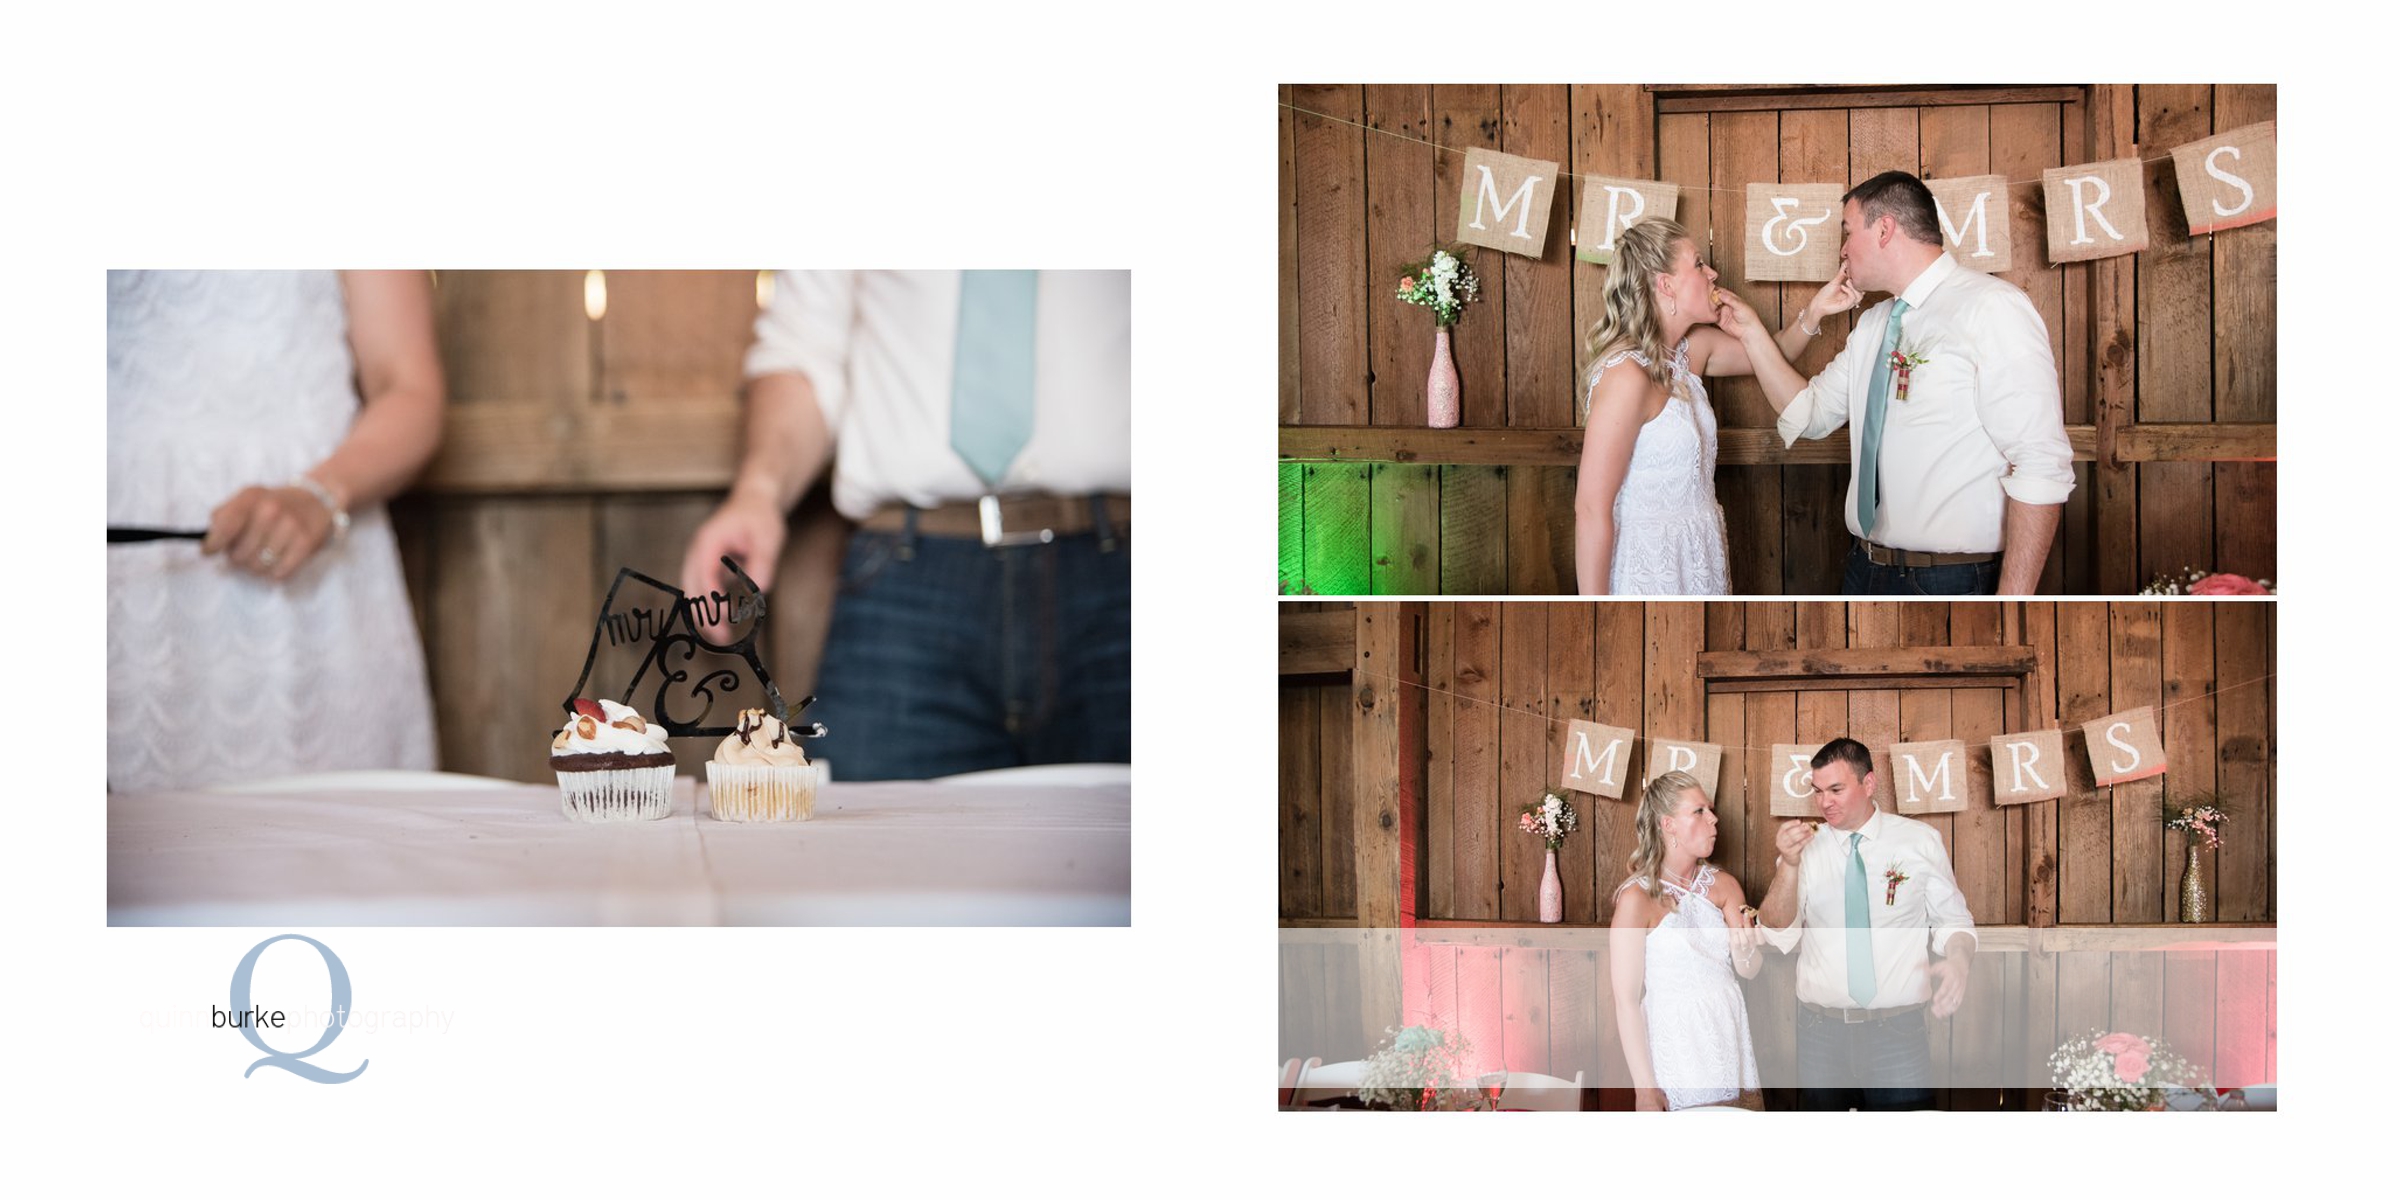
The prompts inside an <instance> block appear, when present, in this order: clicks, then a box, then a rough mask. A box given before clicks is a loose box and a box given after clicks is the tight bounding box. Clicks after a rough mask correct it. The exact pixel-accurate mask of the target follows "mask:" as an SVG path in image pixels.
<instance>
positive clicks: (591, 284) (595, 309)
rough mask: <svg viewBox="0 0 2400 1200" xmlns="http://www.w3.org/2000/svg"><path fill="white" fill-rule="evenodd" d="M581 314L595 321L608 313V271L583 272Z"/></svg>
mask: <svg viewBox="0 0 2400 1200" xmlns="http://www.w3.org/2000/svg"><path fill="white" fill-rule="evenodd" d="M583 315H585V316H587V317H590V318H591V319H593V320H595V321H597V320H599V319H600V318H602V317H604V316H607V315H608V272H606V271H585V272H584V273H583Z"/></svg>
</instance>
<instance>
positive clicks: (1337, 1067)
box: [1292, 1058, 1367, 1108]
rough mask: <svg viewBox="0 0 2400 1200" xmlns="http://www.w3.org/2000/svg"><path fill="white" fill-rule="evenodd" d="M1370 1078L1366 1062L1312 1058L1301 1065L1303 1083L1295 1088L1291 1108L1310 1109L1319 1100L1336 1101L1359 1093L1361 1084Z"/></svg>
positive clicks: (1294, 1086)
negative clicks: (1327, 1060)
mask: <svg viewBox="0 0 2400 1200" xmlns="http://www.w3.org/2000/svg"><path fill="white" fill-rule="evenodd" d="M1366 1077H1367V1064H1366V1061H1365V1060H1363V1059H1355V1058H1354V1059H1349V1060H1347V1061H1344V1062H1326V1061H1324V1060H1323V1059H1317V1058H1311V1059H1309V1060H1308V1061H1307V1062H1304V1063H1302V1064H1300V1080H1299V1082H1298V1083H1296V1084H1294V1085H1293V1087H1292V1107H1294V1108H1307V1107H1308V1106H1309V1105H1311V1104H1313V1103H1315V1102H1316V1101H1319V1100H1335V1099H1339V1098H1341V1097H1343V1096H1355V1095H1357V1094H1358V1085H1359V1083H1360V1081H1362V1080H1364V1079H1365V1078H1366Z"/></svg>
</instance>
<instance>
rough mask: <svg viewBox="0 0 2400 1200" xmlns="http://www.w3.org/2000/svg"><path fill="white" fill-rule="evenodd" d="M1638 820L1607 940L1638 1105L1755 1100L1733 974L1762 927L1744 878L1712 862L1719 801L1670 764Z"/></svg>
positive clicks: (1748, 971) (1751, 1104)
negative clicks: (1748, 904) (1629, 871)
mask: <svg viewBox="0 0 2400 1200" xmlns="http://www.w3.org/2000/svg"><path fill="white" fill-rule="evenodd" d="M1635 830H1636V833H1635V849H1634V853H1633V860H1632V863H1633V877H1632V878H1630V879H1627V880H1626V881H1625V882H1624V883H1623V884H1620V885H1619V886H1618V888H1617V893H1616V905H1617V910H1616V915H1615V916H1614V917H1613V918H1611V919H1610V921H1609V931H1610V938H1609V947H1608V955H1609V981H1610V983H1611V985H1612V987H1613V989H1614V991H1615V993H1616V1012H1617V1036H1618V1037H1619V1038H1620V1039H1621V1040H1622V1042H1623V1044H1624V1048H1625V1061H1626V1063H1627V1065H1628V1066H1630V1067H1631V1068H1632V1070H1633V1086H1634V1106H1635V1107H1636V1108H1640V1109H1677V1108H1698V1107H1702V1106H1706V1105H1733V1106H1737V1107H1741V1108H1757V1107H1759V1106H1760V1099H1761V1097H1760V1094H1759V1090H1758V1059H1757V1056H1756V1055H1755V1054H1753V1053H1752V1051H1751V1048H1750V1012H1749V1009H1748V1008H1747V1007H1746V1006H1745V1005H1744V1002H1743V1000H1742V985H1741V982H1740V981H1741V980H1742V979H1749V978H1752V977H1753V976H1756V975H1757V974H1758V967H1759V962H1760V960H1761V958H1762V957H1763V955H1762V953H1761V951H1760V949H1759V944H1760V942H1761V940H1762V937H1761V935H1760V933H1759V932H1758V927H1757V925H1756V924H1755V923H1754V922H1753V920H1752V919H1751V916H1750V914H1749V913H1748V912H1746V911H1745V906H1744V903H1743V900H1742V885H1741V884H1740V883H1739V882H1738V881H1736V880H1735V879H1734V878H1733V876H1731V875H1727V874H1725V873H1723V872H1721V871H1719V870H1717V869H1716V867H1714V866H1712V865H1710V863H1709V862H1708V855H1709V854H1710V853H1711V852H1712V851H1714V850H1715V849H1716V843H1717V809H1716V803H1715V801H1712V800H1710V799H1709V798H1708V795H1707V793H1705V792H1702V791H1701V790H1700V781H1699V780H1697V779H1694V778H1692V777H1691V776H1690V775H1688V774H1686V773H1684V772H1682V771H1669V772H1667V773H1665V774H1663V775H1660V776H1659V777H1658V778H1656V779H1653V780H1651V781H1650V784H1649V786H1648V787H1646V788H1644V789H1643V790H1642V801H1641V810H1640V812H1639V813H1638V814H1637V815H1636V817H1635ZM1737 975H1738V976H1739V978H1736V976H1737Z"/></svg>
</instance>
